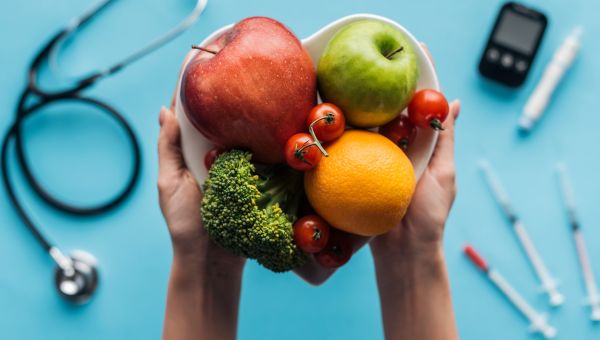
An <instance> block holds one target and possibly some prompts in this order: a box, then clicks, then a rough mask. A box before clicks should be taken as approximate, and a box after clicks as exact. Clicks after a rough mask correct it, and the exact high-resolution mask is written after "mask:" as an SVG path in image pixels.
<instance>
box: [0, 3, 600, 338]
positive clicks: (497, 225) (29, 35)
mask: <svg viewBox="0 0 600 340" xmlns="http://www.w3.org/2000/svg"><path fill="white" fill-rule="evenodd" d="M92 3H93V1H75V0H55V1H51V2H50V1H31V0H24V1H2V2H0V23H1V24H0V25H1V27H2V29H0V40H1V41H2V47H1V51H2V52H1V53H0V54H1V55H2V62H1V63H0V74H1V75H2V76H1V77H0V109H1V110H0V127H1V130H3V131H4V130H5V129H6V127H7V126H8V124H9V122H10V121H11V120H12V119H13V110H14V107H15V105H16V102H17V99H18V98H17V97H18V95H19V93H20V91H21V89H22V88H23V87H24V86H25V79H26V78H25V76H26V70H27V67H28V64H29V62H30V60H31V58H32V56H33V55H34V54H35V53H36V52H37V50H38V49H39V48H40V46H41V45H42V44H43V43H44V42H45V41H46V39H48V37H49V36H50V35H51V34H52V33H53V32H55V30H57V29H58V28H60V27H62V26H63V25H64V24H65V23H67V22H68V21H69V19H70V18H72V17H74V16H75V15H78V14H79V13H81V12H82V11H83V10H84V9H86V8H87V7H88V6H90V5H91V4H92ZM527 3H528V4H530V5H534V6H537V7H540V8H542V9H543V10H544V11H545V12H546V13H547V14H548V16H549V18H550V25H549V28H548V31H547V35H546V38H545V40H544V42H543V44H542V46H541V50H540V54H539V56H538V59H537V62H536V63H535V64H534V65H533V69H532V72H531V74H530V77H529V79H528V81H527V82H526V84H525V85H524V86H523V88H521V89H520V90H516V91H512V90H507V89H504V88H501V87H499V86H496V85H493V84H490V83H488V82H486V81H484V80H482V79H481V77H480V76H479V75H478V73H477V71H476V64H477V62H478V58H479V55H480V51H481V48H482V45H483V44H484V42H485V39H486V37H487V34H488V32H489V29H490V26H491V24H492V20H493V18H494V17H495V15H496V12H497V9H498V7H499V6H500V4H501V1H496V0H487V1H467V0H460V1H439V2H436V1H434V0H422V1H412V2H408V1H402V2H401V1H391V0H387V1H348V0H335V1H317V0H305V1H294V2H284V1H276V0H257V1H233V0H220V1H215V0H210V1H209V4H208V7H207V9H206V11H205V13H204V14H203V15H202V17H201V18H200V20H199V21H198V23H197V24H195V25H194V26H193V27H192V28H191V29H190V30H189V31H188V32H186V33H185V34H183V35H182V36H180V37H179V38H178V39H177V40H175V41H173V42H172V43H170V44H169V45H168V46H167V47H165V48H163V49H160V50H159V51H157V52H155V53H153V54H152V55H149V56H148V57H146V58H144V59H142V60H141V61H140V62H138V63H136V64H135V65H133V66H131V67H130V68H128V69H126V70H124V71H123V72H121V73H119V74H118V75H117V76H115V77H112V78H110V79H107V80H105V81H104V82H102V83H101V84H99V85H98V86H96V87H94V88H93V89H91V90H90V91H88V92H87V93H88V94H89V95H90V96H94V97H97V98H102V99H106V100H107V101H108V102H109V103H111V104H113V105H114V106H116V107H117V108H118V109H120V110H121V111H122V112H124V113H125V115H126V117H127V118H128V119H129V120H130V121H131V122H132V124H133V126H134V128H135V130H136V131H137V133H139V134H140V136H141V139H142V148H143V158H144V167H143V171H142V178H141V185H139V186H138V187H137V188H136V190H135V192H134V194H133V196H132V197H131V198H130V199H129V200H128V201H127V202H126V203H125V204H124V205H123V206H122V207H120V208H118V209H116V210H114V211H112V212H110V213H108V214H105V215H102V216H100V217H97V218H84V219H80V218H74V217H71V216H65V215H63V214H61V213H58V212H56V211H54V210H52V209H51V208H48V207H47V206H45V205H44V204H43V203H42V202H40V200H39V199H38V198H36V197H34V196H33V195H31V192H30V191H29V189H28V188H26V187H25V186H24V185H23V182H22V178H21V176H20V174H18V173H16V174H15V175H14V176H13V179H14V181H15V182H16V183H17V187H18V189H19V190H18V191H19V195H20V196H21V197H23V199H24V201H25V202H26V206H27V208H28V209H29V211H31V212H32V214H33V216H34V218H35V221H38V222H39V223H40V224H41V225H42V227H43V229H44V231H46V233H47V234H48V235H50V236H51V239H53V240H56V241H58V242H59V244H60V245H61V246H62V247H63V248H65V249H74V248H80V247H81V248H83V249H87V250H89V251H91V252H92V253H93V254H95V255H96V257H97V258H98V260H99V262H100V265H101V274H102V282H101V285H100V287H99V291H98V294H97V296H96V297H95V299H94V300H93V301H92V302H91V303H90V304H88V305H86V306H81V307H76V306H71V305H68V304H66V303H64V302H63V301H61V299H60V298H59V297H58V296H57V294H56V293H55V291H54V288H53V286H52V285H51V277H52V263H51V261H50V259H49V258H48V256H47V255H46V254H45V253H44V252H43V251H42V250H41V248H40V247H38V246H37V244H35V243H34V240H33V238H32V237H31V235H30V234H29V233H27V232H26V230H25V229H24V226H23V223H22V222H21V220H20V219H19V218H18V216H17V215H16V214H15V212H14V210H13V209H12V207H11V206H10V205H9V202H8V198H7V196H6V195H5V194H4V193H3V192H2V193H0V226H1V228H0V240H1V241H0V245H1V246H0V269H1V270H0V306H1V307H0V329H2V338H4V339H41V338H44V339H76V338H77V339H79V338H85V339H109V338H114V339H128V338H130V339H156V338H158V337H159V334H160V332H161V328H162V319H163V313H164V305H165V292H166V285H167V279H168V272H169V265H170V260H171V251H170V243H169V238H168V234H167V230H166V227H165V224H164V221H163V219H162V216H161V214H160V211H159V208H158V203H157V192H156V186H155V181H156V175H157V166H156V165H157V159H156V139H157V135H158V123H157V118H158V110H159V108H160V106H161V105H167V104H168V103H169V100H170V96H171V94H172V91H173V88H174V85H175V81H176V78H177V72H178V69H179V64H180V61H181V59H182V57H183V56H184V54H185V53H186V51H187V50H188V48H189V46H190V44H191V43H193V42H199V41H201V40H202V39H203V38H204V37H205V36H206V35H207V34H209V33H210V32H212V31H213V30H215V29H217V28H219V27H221V26H223V25H225V24H229V23H231V22H235V21H237V20H239V19H241V18H244V17H247V16H251V15H266V16H272V17H274V18H277V19H279V20H281V21H282V22H284V23H285V24H287V25H288V26H289V27H290V28H291V29H292V30H293V31H295V32H296V33H297V35H298V36H299V37H305V36H308V35H309V34H311V33H312V32H314V31H316V30H317V29H318V28H320V27H321V26H323V25H324V24H326V23H328V22H330V21H332V20H334V19H337V18H339V17H341V16H345V15H348V14H352V13H359V12H370V13H375V14H380V15H384V16H388V17H390V18H392V19H394V20H396V21H398V22H400V23H401V24H403V25H404V26H406V27H407V28H408V29H409V30H411V31H412V32H413V33H414V34H415V35H416V36H417V37H418V38H419V39H421V40H423V41H425V42H426V43H427V44H428V46H429V48H430V50H431V52H432V54H433V56H434V58H435V62H436V65H437V68H438V72H439V76H440V80H441V83H442V84H443V87H444V90H445V92H446V94H447V95H448V97H449V98H450V99H452V98H460V99H461V100H462V104H463V110H462V114H461V117H460V119H459V121H458V127H457V146H456V152H457V153H456V157H457V168H458V183H459V195H458V198H457V201H456V203H455V206H454V209H453V212H452V215H451V218H450V220H449V222H448V224H447V231H446V237H445V252H446V256H447V261H448V265H449V272H450V278H451V284H452V293H453V300H454V306H455V310H456V317H457V320H458V325H459V328H460V333H461V335H462V337H463V338H464V339H529V338H531V335H529V334H528V331H527V326H528V325H527V322H526V321H525V320H524V319H523V318H522V317H521V316H520V315H519V314H518V313H517V312H516V310H515V309H513V307H511V306H510V304H509V303H508V302H507V301H506V300H505V299H504V298H503V297H502V296H501V295H500V294H499V293H498V292H497V291H496V290H495V289H494V288H493V287H492V286H491V285H490V284H489V282H487V281H486V280H485V279H484V277H483V276H482V275H481V274H479V273H478V272H477V271H476V270H475V269H474V268H473V267H472V266H471V264H470V263H468V262H467V261H466V260H465V258H464V256H463V255H462V254H461V248H462V246H463V244H464V243H466V242H471V243H472V244H474V245H475V246H476V247H477V248H479V249H480V250H481V252H482V253H483V254H484V255H485V256H486V257H487V258H488V260H489V261H490V262H491V263H492V264H493V265H495V267H496V268H497V269H498V270H499V271H501V272H503V273H504V274H505V276H506V277H507V279H508V280H509V281H511V282H512V283H513V284H514V286H515V287H516V288H517V290H519V291H520V292H522V294H523V295H524V297H525V298H526V299H527V300H528V301H530V302H531V303H532V304H533V305H534V307H536V308H537V309H539V310H543V311H547V312H549V315H550V320H551V322H552V323H553V324H554V325H556V327H557V328H558V331H559V338H562V339H598V338H600V325H595V326H594V325H593V324H592V323H591V322H590V321H589V319H588V317H589V309H588V308H586V307H584V306H583V305H582V301H583V297H584V295H585V291H584V288H583V284H582V282H581V279H580V275H579V269H578V267H577V258H576V256H575V253H574V246H573V242H572V240H571V238H570V233H569V229H568V228H567V224H566V218H565V214H564V211H563V208H562V204H561V200H560V197H559V195H558V189H557V184H556V173H555V171H554V165H555V163H556V162H557V161H559V160H562V161H565V162H566V163H567V164H568V166H569V168H570V173H571V175H572V179H573V183H574V186H575V191H576V196H577V201H578V203H579V206H578V207H579V211H580V215H581V220H582V225H583V230H584V233H585V236H586V238H587V243H588V246H589V254H590V257H591V259H592V265H593V266H594V269H596V271H597V272H599V273H600V247H597V246H596V245H597V244H598V242H599V241H600V228H598V226H597V225H595V223H594V218H596V217H598V210H597V206H596V205H597V197H598V196H597V195H598V194H597V193H598V192H600V181H598V179H597V173H598V172H599V170H600V157H599V156H600V151H598V148H597V147H596V144H597V139H598V136H599V134H598V132H597V130H596V127H595V125H596V119H597V118H596V115H597V111H598V108H597V106H595V105H597V100H598V89H599V88H600V68H599V67H598V55H600V44H598V39H597V37H598V36H600V21H599V20H598V13H599V12H600V2H597V1H594V0H574V1H569V2H566V1H561V0H544V1H542V0H535V1H527ZM192 5H193V4H192V1H158V0H153V1H141V0H139V1H129V2H117V3H116V4H114V5H113V6H112V8H109V9H108V10H107V11H106V13H105V14H103V15H102V16H101V17H100V18H98V20H97V21H95V22H94V24H93V25H91V26H90V27H89V29H86V30H85V32H83V33H82V34H81V35H80V36H78V37H77V38H76V39H75V40H74V41H73V42H72V44H71V45H70V46H69V47H68V48H67V49H66V50H65V52H64V54H63V56H62V58H61V65H62V66H61V67H63V68H65V69H66V70H67V71H68V72H73V73H75V74H77V72H85V70H89V68H90V67H93V66H96V65H106V64H107V63H109V62H110V61H113V60H116V58H118V57H119V56H121V55H123V53H124V51H125V52H127V51H133V50H134V49H135V48H136V47H137V46H139V45H140V44H141V42H142V41H145V40H148V39H151V38H152V37H154V36H155V35H156V34H158V33H160V32H162V31H163V30H165V29H167V28H169V27H171V26H172V25H173V24H175V23H176V22H177V20H179V18H181V17H183V16H184V15H185V14H186V11H188V10H190V9H191V7H192ZM576 24H582V25H583V26H584V27H585V29H586V33H585V36H584V40H583V48H582V52H581V55H580V57H579V58H578V60H577V61H576V63H575V65H574V67H573V69H572V71H571V72H570V73H569V74H568V76H567V77H566V79H565V81H564V83H563V84H562V85H561V86H560V88H559V90H558V96H557V97H556V100H555V101H554V102H553V103H552V105H551V107H550V109H549V110H548V112H547V115H546V116H545V117H544V118H543V120H542V121H541V122H540V124H539V126H538V128H537V129H536V131H535V132H534V133H533V134H532V135H530V136H529V137H527V138H523V137H520V136H519V135H518V134H517V133H516V122H517V119H518V116H519V113H520V111H521V108H522V106H523V104H524V102H525V100H526V98H527V96H528V94H529V93H530V91H531V90H532V88H533V86H534V85H535V80H536V79H538V78H539V77H540V75H541V73H542V71H543V67H544V64H545V62H546V61H548V60H549V59H550V58H551V56H552V53H553V51H554V48H556V47H557V46H558V44H560V42H561V41H562V39H563V38H564V37H565V36H566V35H567V34H568V32H569V31H570V29H571V28H572V27H573V26H575V25H576ZM67 65H68V66H67ZM54 114H55V117H56V118H55V119H51V118H50V116H49V115H46V116H39V117H36V118H34V119H32V120H31V121H29V122H28V123H27V124H26V134H27V138H28V142H29V144H28V151H27V152H28V154H29V155H30V158H31V159H33V160H35V161H34V171H35V173H36V174H37V175H38V176H40V177H41V178H42V181H43V183H44V184H47V185H48V187H49V188H50V190H51V191H52V192H57V193H59V194H60V195H61V197H65V198H68V199H70V200H72V201H73V202H93V201H95V200H96V199H102V198H106V197H108V195H110V194H111V193H112V192H113V190H115V189H117V187H118V186H119V185H120V184H122V182H121V181H122V179H123V178H124V174H125V173H126V171H128V169H129V167H130V166H131V164H130V159H129V154H128V152H129V151H128V149H127V147H125V146H124V145H125V144H123V143H124V142H125V140H124V136H123V135H122V133H121V132H120V131H119V130H118V129H115V127H114V125H113V124H112V123H111V122H110V121H106V120H104V119H103V118H101V117H99V116H95V115H89V116H81V115H79V116H76V115H74V114H72V113H60V112H54ZM481 158H488V159H489V160H490V161H491V162H492V163H493V164H494V165H495V167H496V169H497V172H498V173H499V175H500V176H501V177H502V179H503V180H504V182H505V184H506V187H507V189H508V191H509V193H510V194H511V196H512V198H513V200H514V203H515V206H516V207H517V210H518V212H519V213H520V214H521V216H522V217H523V220H524V222H525V223H526V225H527V227H528V230H529V232H530V234H531V237H532V239H533V240H534V242H535V243H536V245H537V246H538V248H539V251H540V253H541V254H542V256H543V257H544V258H545V259H546V262H547V265H548V267H549V268H550V271H551V272H552V273H553V274H554V275H556V276H557V277H558V279H559V280H560V283H561V286H560V288H561V290H562V291H563V292H564V293H565V295H566V298H567V301H566V304H565V305H564V306H562V307H561V308H559V309H556V310H550V309H549V307H548V304H547V300H546V297H545V296H544V295H543V294H541V292H540V288H539V287H538V283H537V280H536V277H535V275H534V273H533V271H532V270H531V268H530V267H529V264H528V263H527V262H526V261H525V257H524V254H523V252H522V251H521V249H520V247H519V245H518V243H517V241H516V239H515V237H514V235H513V234H512V231H511V230H510V228H508V226H507V224H506V222H505V221H504V219H503V217H502V215H501V213H500V211H499V209H498V208H497V207H496V206H495V204H494V203H493V201H492V199H491V197H490V195H489V192H488V191H487V188H486V187H485V186H484V184H483V181H482V180H481V177H480V175H479V173H478V168H477V163H478V161H479V160H480V159H481ZM13 159H14V158H13ZM13 163H14V162H13ZM12 169H14V170H16V166H15V165H14V164H13V166H12ZM14 173H15V171H13V174H14ZM373 274H374V273H373V265H372V261H371V257H370V253H369V252H368V250H366V249H365V250H363V251H361V252H360V253H359V254H358V255H357V256H355V258H353V259H352V261H351V262H350V263H349V264H348V265H347V266H345V267H344V268H342V269H341V270H340V271H339V272H338V273H337V275H335V276H334V277H333V278H332V279H331V280H330V281H329V282H327V283H326V284H325V285H323V286H321V287H317V288H315V287H311V286H308V285H307V284H305V283H304V282H302V281H301V280H300V279H298V278H297V277H296V276H294V275H293V274H283V275H274V274H271V273H270V272H268V271H266V270H264V269H262V268H260V267H258V266H257V265H255V264H254V263H249V264H248V266H247V268H246V271H245V275H244V285H243V294H242V302H241V315H240V325H239V334H240V339H276V338H286V339H325V338H329V339H380V338H382V337H383V332H382V327H381V317H380V314H379V302H378V298H377V291H376V285H375V280H374V275H373ZM597 277H598V276H597ZM598 278H600V277H598Z"/></svg>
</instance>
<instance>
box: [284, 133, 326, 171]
mask: <svg viewBox="0 0 600 340" xmlns="http://www.w3.org/2000/svg"><path fill="white" fill-rule="evenodd" d="M285 160H286V162H287V164H288V165H289V166H290V167H291V168H293V169H295V170H298V171H308V170H310V169H312V168H314V167H315V166H316V165H317V164H318V163H319V161H320V160H321V151H320V150H319V148H318V146H317V144H316V143H315V140H314V139H313V138H312V136H311V135H309V134H308V133H303V132H301V133H297V134H295V135H293V136H292V137H290V139H288V141H287V143H286V144H285Z"/></svg>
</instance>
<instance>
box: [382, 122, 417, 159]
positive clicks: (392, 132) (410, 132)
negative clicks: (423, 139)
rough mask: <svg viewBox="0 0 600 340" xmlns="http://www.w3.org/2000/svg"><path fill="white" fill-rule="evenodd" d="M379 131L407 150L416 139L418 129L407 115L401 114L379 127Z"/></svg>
mask: <svg viewBox="0 0 600 340" xmlns="http://www.w3.org/2000/svg"><path fill="white" fill-rule="evenodd" d="M379 133H381V134H382V135H384V136H386V137H387V138H388V139H389V140H391V141H392V142H394V143H395V144H396V145H398V146H399V147H400V148H402V150H405V151H406V150H407V149H408V147H409V146H410V145H411V144H412V143H413V142H414V141H415V137H416V136H417V129H416V128H415V125H414V124H413V123H412V122H411V121H410V119H408V117H407V116H404V115H400V116H398V117H396V119H394V120H392V121H391V122H389V123H387V124H385V125H384V126H382V127H381V128H379Z"/></svg>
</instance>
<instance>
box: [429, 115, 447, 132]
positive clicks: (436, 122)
mask: <svg viewBox="0 0 600 340" xmlns="http://www.w3.org/2000/svg"><path fill="white" fill-rule="evenodd" d="M429 125H430V126H431V127H432V128H433V129H434V130H440V131H443V130H444V127H443V126H442V122H441V121H440V120H439V119H437V118H434V119H432V120H431V121H430V122H429Z"/></svg>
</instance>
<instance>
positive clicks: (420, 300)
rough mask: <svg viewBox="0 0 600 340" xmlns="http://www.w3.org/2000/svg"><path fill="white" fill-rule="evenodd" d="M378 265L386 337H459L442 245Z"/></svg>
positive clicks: (441, 339) (436, 339)
mask: <svg viewBox="0 0 600 340" xmlns="http://www.w3.org/2000/svg"><path fill="white" fill-rule="evenodd" d="M375 266H376V271H377V285H378V288H379V296H380V299H381V309H382V315H383V324H384V331H385V336H386V339H390V340H391V339H394V340H395V339H413V340H453V339H458V333H457V330H456V323H455V320H454V313H453V311H452V301H451V295H450V284H449V281H448V273H447V270H446V264H445V261H444V256H443V252H442V250H441V247H440V248H439V249H436V250H435V251H433V252H432V253H431V254H428V255H425V254H418V255H415V254H411V255H407V254H403V256H402V257H401V258H400V259H398V258H396V260H394V261H393V262H392V261H388V259H377V258H376V259H375Z"/></svg>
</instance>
